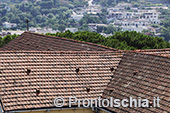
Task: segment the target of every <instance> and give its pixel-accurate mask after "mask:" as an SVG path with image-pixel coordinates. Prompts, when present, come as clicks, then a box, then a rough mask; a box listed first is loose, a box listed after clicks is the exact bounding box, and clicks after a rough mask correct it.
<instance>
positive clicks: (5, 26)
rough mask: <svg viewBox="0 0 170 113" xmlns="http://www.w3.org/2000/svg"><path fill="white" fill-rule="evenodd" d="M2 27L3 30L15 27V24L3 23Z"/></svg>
mask: <svg viewBox="0 0 170 113" xmlns="http://www.w3.org/2000/svg"><path fill="white" fill-rule="evenodd" d="M2 25H3V27H4V28H13V27H17V24H15V23H9V22H4V23H3V24H2Z"/></svg>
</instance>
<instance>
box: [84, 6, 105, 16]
mask: <svg viewBox="0 0 170 113" xmlns="http://www.w3.org/2000/svg"><path fill="white" fill-rule="evenodd" d="M101 9H102V8H101V6H100V5H90V6H89V7H88V8H87V9H86V12H87V14H97V13H102V11H101Z"/></svg>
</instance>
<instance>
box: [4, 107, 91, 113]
mask: <svg viewBox="0 0 170 113" xmlns="http://www.w3.org/2000/svg"><path fill="white" fill-rule="evenodd" d="M85 108H89V107H71V108H47V109H35V110H16V111H6V112H4V113H19V112H34V111H47V112H50V110H69V109H72V110H76V109H85Z"/></svg>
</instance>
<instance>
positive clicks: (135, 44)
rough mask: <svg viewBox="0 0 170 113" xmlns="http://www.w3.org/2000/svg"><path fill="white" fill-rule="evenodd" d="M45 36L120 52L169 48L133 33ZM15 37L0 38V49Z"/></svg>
mask: <svg viewBox="0 0 170 113" xmlns="http://www.w3.org/2000/svg"><path fill="white" fill-rule="evenodd" d="M46 35H52V36H57V37H66V38H69V39H74V40H79V41H84V42H91V43H95V44H100V45H104V46H108V47H112V48H117V49H122V50H134V49H161V48H170V43H169V42H167V41H164V40H163V39H162V38H159V37H151V36H148V35H144V34H141V33H137V32H135V31H131V32H129V31H126V32H116V33H115V34H114V35H112V36H110V37H107V38H106V37H104V36H102V35H100V34H98V33H96V32H88V31H78V32H76V33H72V32H70V31H66V32H64V33H59V32H57V33H55V34H51V33H47V34H46ZM16 37H17V35H7V36H5V37H3V38H0V47H2V46H3V45H5V44H7V43H8V42H10V41H11V40H13V39H15V38H16Z"/></svg>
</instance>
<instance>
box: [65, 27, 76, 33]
mask: <svg viewBox="0 0 170 113" xmlns="http://www.w3.org/2000/svg"><path fill="white" fill-rule="evenodd" d="M68 30H69V31H71V32H72V33H75V32H77V31H78V28H66V29H65V31H68Z"/></svg>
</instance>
